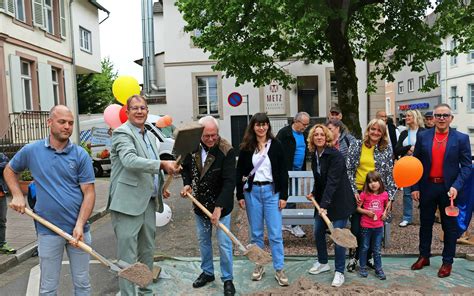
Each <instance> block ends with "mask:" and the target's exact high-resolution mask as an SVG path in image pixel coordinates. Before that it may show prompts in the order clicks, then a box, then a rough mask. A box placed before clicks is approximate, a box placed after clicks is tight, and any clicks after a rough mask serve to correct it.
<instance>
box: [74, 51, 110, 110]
mask: <svg viewBox="0 0 474 296" xmlns="http://www.w3.org/2000/svg"><path fill="white" fill-rule="evenodd" d="M101 67H102V72H101V73H96V74H84V75H77V94H78V100H79V113H80V114H86V113H102V112H104V109H105V108H106V107H107V106H108V105H110V104H112V103H114V102H115V98H114V95H113V94H112V83H113V82H114V80H115V79H116V78H117V71H115V70H114V65H113V63H112V62H111V61H110V59H109V58H105V59H103V60H102V61H101Z"/></svg>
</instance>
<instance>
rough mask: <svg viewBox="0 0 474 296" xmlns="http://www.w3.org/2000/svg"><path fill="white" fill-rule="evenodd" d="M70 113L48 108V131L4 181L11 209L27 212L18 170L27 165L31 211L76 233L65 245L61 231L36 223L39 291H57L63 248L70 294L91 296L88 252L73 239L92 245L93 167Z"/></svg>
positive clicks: (19, 156)
mask: <svg viewBox="0 0 474 296" xmlns="http://www.w3.org/2000/svg"><path fill="white" fill-rule="evenodd" d="M73 124H74V117H73V115H72V113H71V111H70V110H69V109H68V108H67V107H66V106H63V105H58V106H55V107H53V108H52V109H51V111H50V114H49V118H48V126H49V128H50V135H49V136H48V137H47V138H46V139H44V140H40V141H37V142H34V143H31V144H28V145H26V146H25V147H23V148H22V149H21V150H20V151H19V152H18V153H17V154H16V155H15V156H14V157H13V159H12V160H11V161H10V162H9V164H8V165H7V167H6V168H5V172H4V177H5V181H6V183H7V185H8V187H9V188H10V192H11V194H12V196H13V199H12V202H11V203H10V207H11V208H12V209H14V210H15V211H17V212H20V213H24V212H25V205H26V204H25V197H24V196H23V194H22V193H21V190H20V186H19V184H18V174H19V173H20V172H21V171H23V170H25V169H29V170H30V171H31V173H32V175H33V178H34V179H35V183H36V190H37V201H36V205H35V207H34V211H35V212H36V213H37V214H38V215H39V216H41V217H43V218H45V219H46V220H48V221H50V222H51V223H53V224H55V225H56V226H58V227H59V228H61V229H63V230H64V231H66V232H67V233H69V234H71V235H72V236H73V237H74V239H75V240H74V241H70V242H69V244H67V242H66V241H65V239H64V238H62V237H61V236H59V235H56V234H55V233H54V232H52V231H51V230H49V229H47V228H46V227H44V226H43V225H41V224H39V223H37V224H36V230H37V235H38V254H39V258H40V268H41V279H40V291H39V293H40V295H56V294H57V288H58V284H59V275H60V272H61V262H62V257H63V252H64V246H66V251H67V254H68V257H69V261H70V268H71V274H72V280H73V284H74V295H90V294H91V285H90V278H89V254H88V253H86V252H84V251H82V250H81V249H78V248H75V247H76V246H77V241H79V240H80V241H83V242H85V243H86V244H89V245H90V243H91V235H90V231H89V224H88V223H87V219H89V216H90V215H91V213H92V209H93V208H94V203H95V190H94V182H95V178H94V170H93V167H92V162H91V159H90V157H89V155H88V154H87V152H86V151H85V150H84V149H83V148H82V147H79V146H77V145H75V144H73V143H72V142H71V141H70V140H69V137H70V136H71V134H72V131H73Z"/></svg>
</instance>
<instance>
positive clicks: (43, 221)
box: [25, 208, 111, 266]
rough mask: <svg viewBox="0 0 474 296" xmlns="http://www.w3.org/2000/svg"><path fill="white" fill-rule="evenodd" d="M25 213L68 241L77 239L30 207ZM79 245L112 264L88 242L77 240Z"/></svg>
mask: <svg viewBox="0 0 474 296" xmlns="http://www.w3.org/2000/svg"><path fill="white" fill-rule="evenodd" d="M25 213H26V214H27V215H28V216H30V217H31V218H33V219H34V220H36V221H38V222H39V223H41V224H43V225H44V226H45V227H47V228H49V229H51V230H52V231H53V232H55V233H56V234H57V235H59V236H61V237H62V238H64V239H65V240H67V241H68V242H69V241H73V240H75V238H74V237H73V236H72V235H70V234H69V233H67V232H66V231H64V230H62V229H61V228H59V227H57V226H56V225H54V224H53V223H51V222H49V221H48V220H46V219H44V218H42V217H41V216H39V215H38V214H36V213H35V212H33V211H32V210H30V209H28V208H25ZM77 246H78V247H79V248H80V249H82V250H83V251H84V252H86V253H89V254H90V255H91V256H93V257H94V258H96V259H97V260H99V261H100V262H102V263H103V264H105V265H106V266H110V264H111V263H110V262H109V261H108V260H107V259H105V258H104V257H102V256H101V255H99V254H97V253H96V252H95V251H94V250H93V249H92V248H91V247H90V246H89V245H87V244H86V243H84V242H82V241H77Z"/></svg>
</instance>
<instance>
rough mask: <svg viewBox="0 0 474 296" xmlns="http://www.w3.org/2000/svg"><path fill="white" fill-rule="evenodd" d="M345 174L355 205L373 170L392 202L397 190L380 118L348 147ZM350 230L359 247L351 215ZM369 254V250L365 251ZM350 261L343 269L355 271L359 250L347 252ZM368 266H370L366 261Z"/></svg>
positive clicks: (357, 224) (357, 222) (356, 218)
mask: <svg viewBox="0 0 474 296" xmlns="http://www.w3.org/2000/svg"><path fill="white" fill-rule="evenodd" d="M346 166H347V174H348V177H349V181H350V183H351V187H352V191H353V192H354V196H355V197H356V200H357V203H358V205H359V201H360V199H359V192H360V191H361V190H362V188H363V186H364V182H365V178H366V176H367V173H368V172H370V171H374V170H375V171H377V172H379V173H380V175H382V180H383V183H384V184H385V186H386V190H387V193H388V196H389V199H390V200H393V199H394V197H395V193H396V191H397V188H396V186H395V182H394V181H393V152H392V147H391V146H390V142H389V140H388V133H387V126H386V125H385V122H384V121H383V120H381V119H372V120H371V121H370V122H369V124H368V125H367V129H366V130H365V133H364V138H363V140H356V141H353V142H352V143H351V145H350V147H349V152H348V155H347V160H346ZM351 231H352V233H353V234H354V235H355V236H356V237H357V242H358V245H359V246H360V245H361V244H360V243H361V241H360V236H359V232H360V214H359V213H354V214H353V215H352V217H351ZM369 254H370V250H369ZM349 256H350V258H351V259H350V260H349V264H348V265H347V270H348V271H349V272H352V271H354V270H355V268H356V265H357V260H358V258H359V248H357V249H356V250H355V251H354V250H350V252H349ZM367 266H368V267H371V263H370V262H368V264H367Z"/></svg>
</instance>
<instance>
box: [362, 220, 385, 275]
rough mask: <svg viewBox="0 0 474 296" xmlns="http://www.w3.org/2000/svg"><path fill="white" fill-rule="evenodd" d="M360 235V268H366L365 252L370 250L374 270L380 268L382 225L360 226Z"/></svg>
mask: <svg viewBox="0 0 474 296" xmlns="http://www.w3.org/2000/svg"><path fill="white" fill-rule="evenodd" d="M360 234H361V236H362V248H361V249H360V260H359V264H360V268H367V253H368V252H369V250H371V251H372V256H373V258H374V266H375V270H381V269H382V238H383V227H378V228H365V227H361V228H360Z"/></svg>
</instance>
